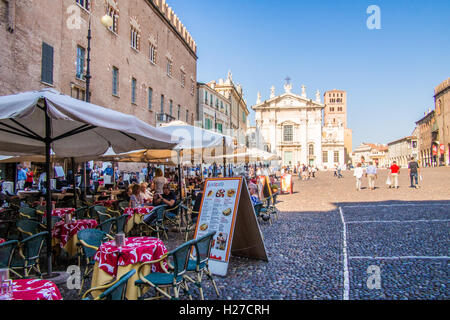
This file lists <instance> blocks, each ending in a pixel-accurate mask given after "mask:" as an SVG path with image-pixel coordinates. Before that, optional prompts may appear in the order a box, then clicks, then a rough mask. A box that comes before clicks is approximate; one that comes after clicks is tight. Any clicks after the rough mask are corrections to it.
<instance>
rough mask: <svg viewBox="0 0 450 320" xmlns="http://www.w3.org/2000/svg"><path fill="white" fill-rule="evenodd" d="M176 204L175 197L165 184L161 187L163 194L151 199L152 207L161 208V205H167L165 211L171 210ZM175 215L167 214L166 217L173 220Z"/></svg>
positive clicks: (172, 213)
mask: <svg viewBox="0 0 450 320" xmlns="http://www.w3.org/2000/svg"><path fill="white" fill-rule="evenodd" d="M176 202H177V196H176V195H175V194H174V193H173V192H172V191H170V188H169V185H168V184H165V185H164V187H163V193H162V194H160V193H157V194H155V195H154V197H153V205H154V206H155V207H156V206H163V205H167V207H168V208H167V209H169V210H170V209H173V208H175V205H176ZM176 216H177V215H176V214H175V213H174V212H169V213H168V214H167V217H169V218H171V219H173V218H175V217H176Z"/></svg>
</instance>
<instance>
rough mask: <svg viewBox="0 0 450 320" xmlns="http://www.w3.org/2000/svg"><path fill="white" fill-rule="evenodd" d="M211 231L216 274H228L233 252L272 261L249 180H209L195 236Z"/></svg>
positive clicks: (211, 269) (212, 262) (211, 265)
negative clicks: (252, 200)
mask: <svg viewBox="0 0 450 320" xmlns="http://www.w3.org/2000/svg"><path fill="white" fill-rule="evenodd" d="M211 231H216V235H215V237H214V241H213V247H212V250H211V256H210V259H209V269H210V271H211V272H212V273H213V274H215V275H219V276H225V275H226V274H227V270H228V264H229V261H230V256H231V254H233V255H236V256H241V257H247V258H253V259H260V260H264V261H268V257H267V253H266V247H265V245H264V240H263V236H262V233H261V229H260V227H259V223H258V220H257V218H256V214H255V210H254V208H253V205H252V202H251V200H250V194H249V192H248V188H247V183H246V181H245V179H243V178H220V179H206V181H205V189H204V191H203V198H202V203H201V207H200V213H199V216H198V220H197V226H196V228H195V236H194V239H197V238H199V237H201V236H203V235H205V234H207V233H209V232H211Z"/></svg>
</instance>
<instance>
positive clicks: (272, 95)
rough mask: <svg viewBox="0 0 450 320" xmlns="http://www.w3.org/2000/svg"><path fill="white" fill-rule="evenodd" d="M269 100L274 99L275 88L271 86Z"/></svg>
mask: <svg viewBox="0 0 450 320" xmlns="http://www.w3.org/2000/svg"><path fill="white" fill-rule="evenodd" d="M270 98H271V99H272V98H275V87H274V86H272V88H270Z"/></svg>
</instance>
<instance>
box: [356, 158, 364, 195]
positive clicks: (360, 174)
mask: <svg viewBox="0 0 450 320" xmlns="http://www.w3.org/2000/svg"><path fill="white" fill-rule="evenodd" d="M353 175H354V176H355V178H356V191H361V185H362V177H363V175H364V169H363V168H362V164H361V163H358V165H357V166H356V168H355V172H354V174H353Z"/></svg>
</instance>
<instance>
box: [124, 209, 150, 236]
mask: <svg viewBox="0 0 450 320" xmlns="http://www.w3.org/2000/svg"><path fill="white" fill-rule="evenodd" d="M153 208H154V207H144V208H125V210H124V211H123V214H124V215H126V216H128V218H127V223H126V224H125V233H128V232H130V231H131V230H133V228H134V226H135V225H139V224H141V223H142V222H143V220H144V218H145V216H146V215H147V214H149V213H150V212H152V210H153Z"/></svg>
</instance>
